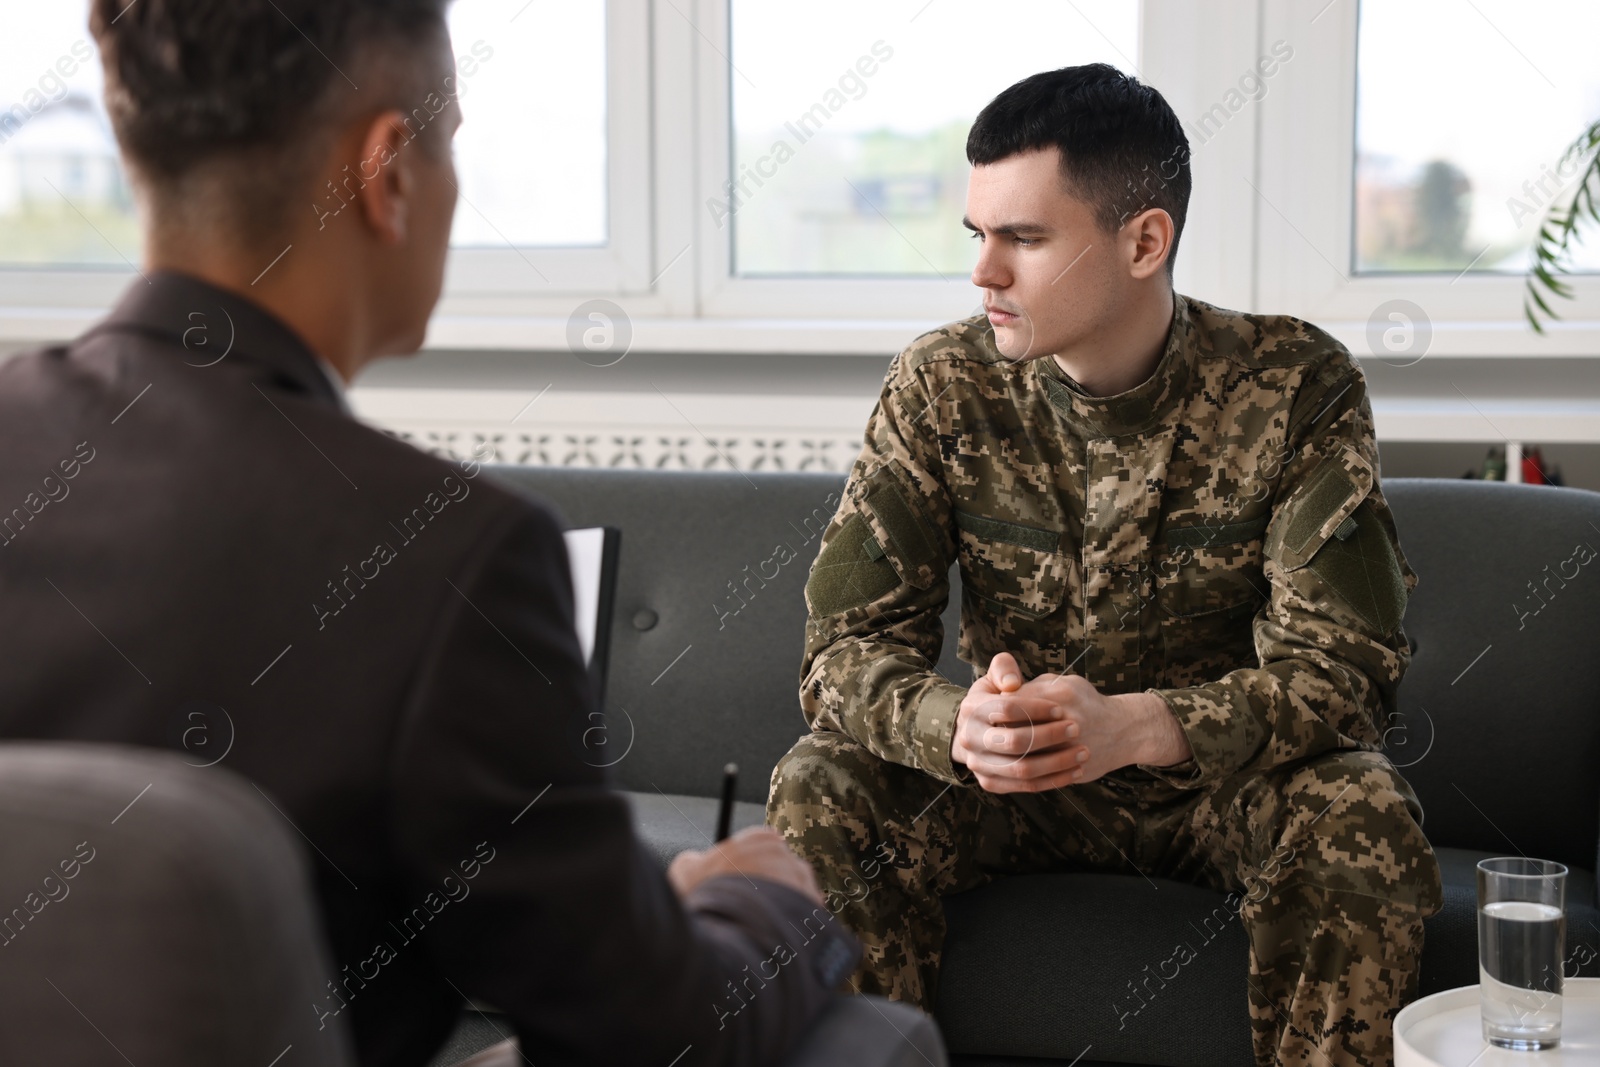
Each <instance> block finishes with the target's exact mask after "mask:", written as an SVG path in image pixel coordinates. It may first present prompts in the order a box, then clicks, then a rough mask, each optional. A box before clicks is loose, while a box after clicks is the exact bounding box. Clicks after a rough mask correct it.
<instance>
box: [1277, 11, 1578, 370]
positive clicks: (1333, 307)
mask: <svg viewBox="0 0 1600 1067" xmlns="http://www.w3.org/2000/svg"><path fill="white" fill-rule="evenodd" d="M1312 17H1313V16H1312V14H1311V13H1309V12H1308V11H1307V9H1305V8H1304V7H1301V6H1298V5H1295V6H1291V5H1288V4H1275V3H1264V4H1263V5H1262V22H1263V25H1262V36H1263V38H1264V39H1267V40H1273V39H1277V38H1284V39H1288V40H1292V41H1294V42H1295V48H1296V55H1295V59H1294V67H1295V69H1294V71H1293V73H1294V75H1295V76H1294V77H1293V78H1290V79H1286V80H1285V83H1284V85H1283V86H1282V89H1283V91H1282V92H1281V93H1276V94H1269V95H1268V97H1267V98H1266V99H1264V100H1263V101H1262V104H1263V105H1264V106H1263V107H1262V109H1261V133H1260V146H1259V149H1258V157H1259V161H1260V162H1259V181H1257V182H1256V187H1257V189H1258V190H1259V193H1257V192H1256V191H1255V190H1252V191H1251V192H1252V195H1254V196H1256V198H1257V200H1258V201H1259V206H1258V209H1257V214H1258V216H1259V219H1260V223H1259V237H1258V240H1257V246H1256V274H1257V278H1258V284H1257V287H1256V288H1257V292H1256V298H1257V299H1256V303H1257V306H1258V307H1259V309H1260V310H1263V311H1273V312H1288V313H1290V314H1294V315H1298V316H1300V317H1302V318H1306V319H1309V320H1311V321H1312V322H1315V323H1317V324H1318V325H1319V326H1322V327H1323V328H1324V329H1328V330H1329V331H1330V332H1333V333H1334V334H1335V335H1336V336H1339V337H1340V338H1341V340H1344V341H1345V343H1346V344H1347V345H1349V346H1350V348H1351V350H1352V351H1355V352H1358V353H1359V354H1362V355H1365V354H1368V348H1367V342H1366V329H1367V322H1368V320H1369V319H1370V318H1371V317H1372V316H1373V315H1374V314H1375V313H1376V312H1377V309H1378V308H1379V306H1380V305H1382V304H1384V303H1386V302H1388V301H1391V300H1409V301H1411V302H1413V303H1415V304H1417V305H1418V306H1419V307H1421V308H1422V309H1423V311H1424V313H1425V314H1427V315H1428V317H1429V320H1430V323H1431V328H1432V331H1433V336H1432V341H1431V343H1430V345H1429V348H1428V353H1429V354H1433V355H1444V356H1515V355H1530V356H1569V355H1570V356H1592V355H1593V354H1594V353H1595V352H1596V351H1600V276H1597V275H1593V274H1589V275H1583V274H1578V275H1573V276H1571V277H1570V278H1569V279H1568V280H1569V281H1570V282H1571V284H1572V287H1573V291H1574V294H1575V299H1573V300H1562V299H1559V298H1557V299H1555V300H1552V301H1550V303H1551V306H1552V307H1553V308H1555V310H1556V311H1557V312H1558V313H1559V314H1560V315H1561V316H1562V318H1561V319H1560V320H1557V321H1554V322H1551V323H1550V324H1549V325H1547V327H1546V333H1545V334H1544V335H1542V336H1541V335H1539V334H1536V333H1534V332H1533V330H1532V329H1531V328H1530V327H1529V326H1528V324H1527V320H1526V319H1525V318H1523V314H1522V303H1523V292H1524V290H1525V286H1526V281H1525V278H1524V277H1523V276H1522V275H1515V274H1495V275H1473V274H1469V273H1466V272H1462V273H1461V274H1457V275H1450V274H1442V273H1441V274H1431V273H1420V272H1419V273H1410V272H1394V273H1366V274H1358V273H1356V272H1355V270H1354V255H1353V249H1354V233H1355V156H1356V93H1357V91H1358V89H1359V86H1358V85H1357V67H1356V59H1357V55H1356V51H1357V43H1358V37H1357V31H1358V18H1359V3H1344V4H1338V3H1335V4H1333V5H1332V6H1331V7H1329V8H1327V9H1325V12H1324V13H1323V14H1322V15H1321V16H1320V17H1318V18H1317V19H1316V22H1314V23H1313V22H1311V21H1310V20H1311V18H1312ZM1329 86H1332V87H1333V88H1334V90H1335V91H1333V92H1330V91H1329ZM1565 147H1566V146H1565V145H1561V144H1553V145H1551V146H1550V150H1551V153H1552V155H1554V154H1556V153H1559V152H1560V151H1561V150H1562V149H1563V148H1565ZM1330 261H1331V262H1330ZM1335 265H1337V267H1338V269H1337V270H1335Z"/></svg>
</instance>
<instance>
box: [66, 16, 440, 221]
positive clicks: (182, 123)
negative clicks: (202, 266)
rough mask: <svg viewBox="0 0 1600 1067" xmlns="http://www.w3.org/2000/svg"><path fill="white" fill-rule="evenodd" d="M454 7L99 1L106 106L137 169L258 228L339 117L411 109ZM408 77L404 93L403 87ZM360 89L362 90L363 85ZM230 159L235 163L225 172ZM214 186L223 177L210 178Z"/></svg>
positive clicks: (303, 173) (275, 211) (170, 193)
mask: <svg viewBox="0 0 1600 1067" xmlns="http://www.w3.org/2000/svg"><path fill="white" fill-rule="evenodd" d="M448 6H449V0H225V2H219V0H136V2H134V3H129V0H93V2H92V6H91V8H90V13H89V28H90V31H91V32H92V33H93V34H94V37H95V40H96V42H97V43H98V44H99V46H100V56H101V62H102V64H103V65H104V67H105V86H106V89H105V95H106V109H107V111H108V112H109V113H110V116H111V123H112V127H113V129H114V131H115V133H116V136H117V141H118V143H119V145H120V146H121V148H122V152H123V156H124V158H125V159H126V160H127V162H128V164H129V167H130V170H131V171H133V172H134V174H135V176H136V177H137V178H138V179H140V182H141V184H142V185H144V186H145V189H146V191H147V192H149V193H151V194H152V195H154V196H155V197H156V200H157V205H155V206H159V205H160V204H161V202H162V201H166V202H167V203H168V204H169V206H172V207H174V208H181V205H182V200H183V198H186V197H189V196H192V195H194V194H196V193H197V192H198V191H199V190H197V189H196V188H195V187H196V186H197V185H200V184H206V183H202V182H197V181H196V177H197V175H199V174H201V173H202V172H205V171H208V170H211V171H222V172H227V173H226V174H213V175H210V176H208V177H210V178H214V179H215V180H220V181H222V182H224V183H226V184H230V185H231V186H232V188H231V189H230V190H229V195H230V196H231V197H232V199H233V200H234V201H235V202H238V204H239V207H240V208H241V209H245V208H247V209H248V211H247V212H245V213H246V214H248V216H249V219H250V220H251V221H252V222H253V223H254V224H255V225H256V226H258V227H260V228H270V227H271V226H273V225H275V224H277V223H280V222H281V221H282V217H283V216H282V212H283V210H285V209H286V208H287V207H288V204H287V200H288V198H290V197H293V196H297V195H300V196H303V193H304V188H305V186H304V183H303V182H300V181H299V180H298V179H301V178H305V179H308V180H309V179H311V178H312V177H313V175H312V173H311V170H312V168H313V167H314V166H315V165H316V163H317V160H316V159H315V158H314V156H315V155H316V154H317V151H318V150H319V149H321V150H322V151H326V148H327V146H328V145H329V144H331V141H330V140H329V138H331V137H332V136H333V134H334V132H335V130H334V126H335V125H336V124H337V122H338V121H339V120H342V119H345V118H353V117H356V116H357V115H359V114H360V113H362V111H363V110H366V111H370V113H372V114H377V113H379V112H380V111H382V110H384V109H386V108H388V107H402V108H405V107H408V106H409V104H411V103H415V102H416V101H411V100H409V99H407V98H408V97H409V96H411V95H414V94H415V93H417V92H418V91H420V92H422V93H424V94H425V93H426V92H427V87H426V84H425V83H422V84H418V82H417V78H418V75H419V73H420V74H421V75H422V76H423V77H430V76H431V73H430V72H431V70H432V67H433V66H434V65H433V64H429V63H425V62H422V61H420V59H421V57H423V56H424V55H425V54H426V53H425V50H426V49H428V48H436V47H437V45H438V42H440V41H442V40H444V39H445V36H444V35H446V34H447V32H448V31H447V30H446V26H445V12H446V9H447V8H448ZM408 79H409V80H410V83H411V84H409V85H406V84H401V83H404V82H406V81H407V80H408ZM363 83H365V84H363ZM230 161H232V162H233V163H234V164H235V165H232V166H229V165H228V164H229V162H230ZM209 184H215V181H211V182H209Z"/></svg>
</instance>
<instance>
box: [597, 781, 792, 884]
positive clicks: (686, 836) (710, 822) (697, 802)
mask: <svg viewBox="0 0 1600 1067" xmlns="http://www.w3.org/2000/svg"><path fill="white" fill-rule="evenodd" d="M623 796H625V797H627V798H628V803H629V804H630V805H631V806H632V808H633V825H634V827H635V829H637V830H638V831H639V836H640V837H641V838H643V839H644V843H645V845H646V846H647V847H648V848H649V849H650V851H651V853H652V854H654V856H655V857H656V859H658V860H660V861H661V865H662V866H663V867H665V866H666V865H667V864H669V863H671V862H672V857H674V856H676V855H677V854H678V853H680V852H684V851H686V850H688V849H699V848H710V847H711V845H712V841H713V838H715V836H716V832H717V805H718V803H719V802H718V801H717V800H716V799H715V798H712V797H691V796H684V795H682V794H669V793H624V794H623ZM765 821H766V809H765V808H764V807H762V806H761V805H760V804H752V803H750V802H749V801H745V800H736V801H734V804H733V829H734V830H735V831H738V830H743V829H744V828H745V827H746V826H760V825H761V824H762V823H764V822H765Z"/></svg>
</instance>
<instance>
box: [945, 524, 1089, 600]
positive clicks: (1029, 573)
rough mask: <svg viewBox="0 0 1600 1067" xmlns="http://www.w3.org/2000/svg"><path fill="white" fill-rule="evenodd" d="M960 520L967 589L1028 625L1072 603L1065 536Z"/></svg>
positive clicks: (1032, 528)
mask: <svg viewBox="0 0 1600 1067" xmlns="http://www.w3.org/2000/svg"><path fill="white" fill-rule="evenodd" d="M955 519H956V529H957V531H958V533H959V534H960V552H961V583H962V586H963V587H964V588H966V589H969V590H971V591H972V593H973V595H975V596H976V597H978V598H979V599H980V600H982V601H984V602H986V603H987V604H989V605H990V606H991V607H993V608H998V609H1000V610H1001V611H1005V612H1009V613H1012V614H1014V615H1019V616H1021V617H1022V618H1023V619H1027V620H1039V619H1044V618H1046V617H1048V616H1050V615H1053V614H1055V612H1056V611H1057V609H1059V608H1060V607H1061V602H1062V600H1063V599H1064V598H1065V597H1066V592H1067V577H1068V576H1067V561H1066V558H1065V557H1064V556H1063V555H1062V554H1061V552H1060V547H1061V544H1060V542H1061V533H1060V531H1058V530H1049V529H1045V528H1043V527H1038V526H1025V525H1022V524H1020V523H1014V522H1007V521H1004V520H1001V519H992V518H988V517H986V516H983V515H977V514H974V513H972V512H968V511H960V510H957V511H956V513H955Z"/></svg>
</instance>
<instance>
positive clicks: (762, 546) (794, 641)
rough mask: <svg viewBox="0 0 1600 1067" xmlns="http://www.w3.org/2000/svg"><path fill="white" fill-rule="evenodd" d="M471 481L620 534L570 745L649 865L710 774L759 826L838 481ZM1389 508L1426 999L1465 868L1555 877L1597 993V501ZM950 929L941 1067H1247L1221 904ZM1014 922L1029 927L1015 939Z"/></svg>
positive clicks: (1072, 894) (1444, 975) (1491, 500)
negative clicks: (1051, 1064) (589, 760)
mask: <svg viewBox="0 0 1600 1067" xmlns="http://www.w3.org/2000/svg"><path fill="white" fill-rule="evenodd" d="M490 469H491V470H492V471H493V474H494V476H495V477H497V478H500V479H502V480H503V481H505V482H507V483H509V484H511V485H513V486H516V487H519V488H521V489H524V490H528V491H532V492H536V493H538V494H541V495H543V496H545V497H546V498H548V499H550V500H552V501H553V502H554V503H555V505H556V506H557V507H558V509H560V511H561V512H562V513H563V514H564V515H565V516H566V517H567V519H568V521H569V522H570V523H571V524H572V525H573V526H591V525H612V526H617V527H620V528H621V529H622V530H623V542H622V556H621V574H620V578H619V585H618V594H617V614H616V618H615V620H614V625H613V627H612V632H611V662H610V672H609V683H608V696H607V701H606V704H607V723H606V726H605V733H604V735H603V736H601V735H590V737H589V738H588V739H587V740H586V742H585V743H586V744H587V745H588V746H589V748H590V751H591V752H592V753H593V755H594V758H595V760H596V762H604V763H610V764H612V765H613V766H614V772H615V775H616V779H617V781H618V783H619V784H620V785H621V786H622V787H623V788H625V789H627V790H629V791H630V792H631V793H632V794H633V796H634V801H635V804H636V810H637V814H638V819H639V822H640V825H641V828H642V830H643V832H644V834H645V835H646V837H647V838H648V840H649V841H650V842H651V844H652V847H653V848H654V849H655V850H656V851H657V853H658V854H659V856H660V857H661V859H662V860H663V862H665V861H666V860H667V859H669V858H670V857H671V856H672V855H674V854H675V853H676V852H678V851H679V850H681V849H684V848H690V847H704V846H705V844H706V843H707V841H708V840H709V837H708V835H709V834H710V833H711V832H712V823H713V822H714V819H715V806H716V802H715V801H714V800H713V799H711V798H712V797H713V796H714V795H715V793H716V791H717V789H718V787H719V784H720V780H721V770H722V767H723V764H725V763H726V762H728V761H730V760H732V761H736V762H737V763H738V764H739V766H740V769H741V777H740V781H739V797H740V800H741V804H740V805H739V811H738V816H737V820H736V822H737V824H738V825H744V824H751V823H756V822H759V821H761V819H762V813H763V804H764V801H765V798H766V792H767V782H768V776H769V774H770V772H771V770H772V767H773V766H774V764H775V763H776V762H777V760H778V759H779V757H781V756H782V755H783V753H784V752H785V751H787V750H788V748H789V746H790V745H791V744H792V743H793V742H794V740H795V738H796V737H797V736H799V735H800V734H801V733H803V732H804V731H805V729H806V726H805V722H804V721H803V719H802V717H801V714H800V710H799V706H798V701H797V697H796V686H797V679H798V668H799V660H800V653H801V639H802V630H803V625H804V619H805V607H804V600H803V595H802V590H803V588H804V585H805V581H806V576H807V571H808V568H809V566H810V564H811V561H812V559H813V558H814V557H815V555H816V553H817V546H818V542H819V540H820V535H821V532H822V530H823V529H824V528H825V527H826V525H827V522H828V519H829V518H830V517H831V515H832V513H833V511H834V506H835V504H836V503H837V501H838V499H839V494H840V492H841V491H842V489H843V485H844V479H843V477H842V476H841V475H836V474H826V473H804V472H802V473H760V472H745V473H739V472H703V473H702V472H667V471H633V470H598V471H597V470H572V469H546V468H515V467H500V468H490ZM1384 489H1385V493H1386V495H1387V497H1388V499H1389V501H1390V503H1391V505H1392V506H1393V508H1394V513H1395V517H1396V521H1397V523H1398V525H1399V529H1400V534H1401V538H1402V544H1403V547H1404V549H1405V552H1406V555H1407V558H1408V559H1409V561H1410V563H1411V565H1412V566H1413V568H1414V569H1415V570H1416V571H1417V573H1418V575H1419V576H1420V579H1421V582H1420V584H1419V586H1418V588H1417V590H1416V592H1415V593H1414V594H1413V596H1412V599H1411V603H1410V607H1409V610H1408V613H1407V616H1406V622H1405V625H1406V630H1407V633H1408V634H1409V635H1410V637H1411V640H1412V642H1413V644H1414V646H1415V654H1414V658H1413V661H1412V665H1411V669H1410V672H1409V673H1408V675H1407V677H1406V679H1405V682H1404V684H1403V686H1402V689H1401V697H1400V708H1399V714H1398V715H1397V716H1396V718H1395V719H1394V721H1392V722H1389V723H1385V724H1383V726H1384V728H1385V731H1386V748H1387V750H1388V752H1389V754H1390V755H1391V757H1392V758H1393V759H1394V761H1395V762H1396V764H1397V765H1399V766H1401V767H1402V768H1403V773H1404V774H1405V775H1406V777H1407V778H1408V779H1409V780H1410V781H1411V782H1412V784H1413V785H1414V786H1415V787H1416V789H1417V792H1418V794H1419V796H1420V797H1421V799H1422V802H1423V805H1424V808H1425V810H1426V816H1425V822H1424V829H1425V831H1426V832H1427V834H1428V836H1429V838H1430V840H1431V841H1432V842H1433V844H1434V846H1435V848H1436V849H1437V851H1438V854H1439V857H1440V861H1441V865H1442V867H1443V871H1444V882H1445V897H1446V903H1445V908H1444V910H1443V911H1442V912H1440V913H1439V914H1438V915H1436V916H1435V917H1434V918H1433V919H1432V920H1430V922H1429V924H1428V929H1427V948H1426V951H1425V954H1424V957H1423V970H1422V976H1421V983H1422V992H1423V993H1424V994H1426V993H1432V992H1436V991H1438V990H1441V989H1447V988H1452V987H1455V986H1461V985H1470V984H1473V983H1475V982H1476V981H1477V977H1478V974H1477V962H1476V960H1477V957H1476V953H1477V933H1476V919H1475V899H1476V889H1475V883H1474V875H1473V867H1474V864H1475V863H1476V862H1477V860H1479V859H1481V858H1484V857H1487V856H1491V855H1516V854H1519V853H1520V854H1525V855H1528V856H1537V857H1541V858H1546V859H1554V860H1559V861H1561V862H1563V863H1565V864H1567V865H1568V866H1569V867H1570V868H1571V872H1572V873H1571V877H1570V879H1569V886H1568V968H1567V973H1568V974H1569V975H1575V974H1580V973H1581V974H1583V975H1586V976H1592V975H1596V974H1600V907H1597V904H1600V901H1597V899H1596V886H1595V876H1594V871H1595V867H1596V861H1597V844H1600V651H1597V650H1596V640H1597V638H1600V558H1593V553H1594V550H1595V549H1600V493H1591V492H1586V491H1583V490H1575V489H1558V488H1551V487H1542V486H1540V487H1535V486H1512V485H1503V484H1497V483H1481V482H1470V481H1445V480H1431V479H1394V480H1390V481H1388V482H1386V483H1385V485H1384ZM780 545H784V546H787V547H788V548H789V549H790V550H792V553H793V558H789V556H790V553H789V552H781V551H778V546H780ZM1585 545H1588V546H1593V548H1592V549H1587V550H1586V549H1585V548H1584V547H1583V546H1585ZM783 560H787V562H781V561H783ZM958 587H959V575H956V574H953V575H952V590H953V591H952V597H951V604H950V606H949V607H948V609H947V610H946V613H945V629H946V635H945V647H944V653H943V657H942V659H941V661H940V663H939V669H940V670H941V671H942V672H944V673H945V674H946V675H947V676H949V677H950V678H952V679H953V680H957V681H960V682H962V683H963V684H966V683H968V682H970V681H971V672H970V669H969V668H968V667H967V666H966V665H965V664H962V663H960V662H959V661H958V660H957V659H956V655H955V642H956V631H957V611H958V604H959V599H960V598H959V595H958V594H956V593H955V592H954V590H955V589H956V588H958ZM1153 886H1154V888H1153ZM947 906H948V909H949V917H950V931H949V935H948V938H947V941H946V946H945V952H946V956H945V959H946V964H945V971H944V976H943V979H942V984H941V990H940V1000H939V1005H938V1010H937V1013H936V1015H937V1018H938V1021H939V1023H940V1025H941V1027H942V1028H943V1030H944V1035H945V1040H946V1042H947V1044H948V1046H949V1048H950V1051H951V1053H952V1061H953V1062H955V1063H959V1064H967V1065H972V1067H976V1065H1000V1064H1012V1065H1020V1064H1026V1063H1044V1062H1048V1061H1054V1060H1060V1061H1066V1062H1071V1061H1073V1060H1074V1059H1075V1058H1079V1057H1081V1059H1078V1060H1077V1062H1078V1064H1079V1067H1092V1065H1093V1064H1096V1063H1101V1064H1106V1063H1124V1064H1147V1065H1162V1067H1238V1065H1240V1064H1245V1063H1249V1062H1250V1060H1251V1057H1250V1042H1249V1030H1248V1023H1247V1013H1246V996H1245V993H1246V991H1245V955H1246V949H1245V939H1244V935H1243V933H1242V931H1241V930H1240V928H1239V924H1238V921H1237V918H1236V917H1235V916H1233V914H1232V911H1231V909H1229V908H1228V907H1226V905H1225V903H1224V897H1223V896H1221V895H1220V894H1217V893H1215V892H1212V891H1210V890H1207V889H1202V888H1198V887H1194V886H1188V885H1182V884H1179V883H1175V882H1169V881H1161V880H1156V881H1155V882H1154V883H1152V882H1151V881H1150V880H1148V879H1146V878H1144V877H1143V876H1141V875H1140V874H1138V873H1136V872H1134V871H1133V870H1131V869H1129V870H1128V871H1126V872H1119V873H1062V874H1050V875H1030V876H1026V877H1018V878H1011V879H1005V880H1002V881H999V882H996V883H994V884H992V885H990V886H987V887H984V888H982V889H979V890H975V891H973V892H970V893H966V894H963V895H961V896H957V897H952V898H950V899H949V900H948V902H947ZM1022 915H1026V916H1039V918H1037V919H1036V920H1035V921H1034V924H1033V926H1032V927H1031V928H1028V929H1025V930H1019V927H1018V923H1017V916H1022ZM1208 919H1209V920H1210V923H1209V925H1208V924H1207V920H1208ZM1202 928H1203V929H1205V930H1207V931H1217V932H1215V933H1213V934H1212V935H1211V936H1210V937H1208V939H1207V944H1206V947H1205V949H1204V950H1202V951H1199V952H1198V953H1197V954H1196V958H1194V959H1193V960H1192V961H1190V962H1189V963H1188V964H1187V965H1186V966H1184V967H1183V968H1182V969H1181V971H1180V972H1179V973H1177V974H1176V975H1175V976H1174V975H1171V973H1170V971H1167V970H1166V968H1164V967H1163V962H1164V961H1166V960H1168V959H1169V958H1170V957H1171V956H1172V955H1173V950H1174V946H1175V945H1176V944H1177V942H1178V941H1180V940H1183V939H1185V938H1191V939H1192V938H1193V936H1194V931H1195V930H1197V929H1202ZM1135 986H1137V987H1138V988H1139V990H1141V991H1143V995H1142V996H1141V997H1140V998H1139V1000H1138V1001H1137V1002H1136V1001H1135V1000H1133V999H1132V995H1131V990H1133V988H1134V987H1135ZM1136 1003H1137V1006H1138V1010H1137V1011H1130V1008H1131V1007H1133V1006H1134V1005H1135V1004H1136Z"/></svg>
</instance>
